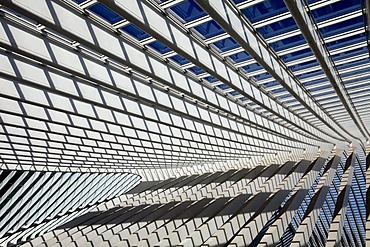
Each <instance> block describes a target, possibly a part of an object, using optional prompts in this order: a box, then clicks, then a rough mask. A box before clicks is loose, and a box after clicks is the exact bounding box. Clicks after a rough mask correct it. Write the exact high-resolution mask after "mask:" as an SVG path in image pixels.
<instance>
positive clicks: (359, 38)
mask: <svg viewBox="0 0 370 247" xmlns="http://www.w3.org/2000/svg"><path fill="white" fill-rule="evenodd" d="M360 42H366V35H365V33H361V34H358V35H355V36H351V37H348V38H345V39H340V40H336V41H333V42H329V43H326V46H327V47H328V49H329V50H335V49H338V48H341V47H346V46H349V45H352V44H357V43H360Z"/></svg>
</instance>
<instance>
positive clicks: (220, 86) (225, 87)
mask: <svg viewBox="0 0 370 247" xmlns="http://www.w3.org/2000/svg"><path fill="white" fill-rule="evenodd" d="M217 87H219V88H221V89H222V90H225V89H229V88H230V87H229V86H228V85H225V84H221V85H218V86H217Z"/></svg>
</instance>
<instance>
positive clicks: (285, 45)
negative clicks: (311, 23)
mask: <svg viewBox="0 0 370 247" xmlns="http://www.w3.org/2000/svg"><path fill="white" fill-rule="evenodd" d="M304 43H306V40H305V39H304V37H303V35H302V34H300V35H295V36H293V37H289V38H286V39H282V40H279V41H276V42H272V43H270V45H271V47H272V48H274V50H275V51H282V50H285V49H289V48H292V47H295V46H298V45H302V44H304Z"/></svg>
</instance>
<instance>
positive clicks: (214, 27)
mask: <svg viewBox="0 0 370 247" xmlns="http://www.w3.org/2000/svg"><path fill="white" fill-rule="evenodd" d="M194 29H195V30H197V31H198V32H199V33H200V34H201V35H202V36H203V37H204V38H205V39H208V38H211V37H214V36H216V35H219V34H221V33H224V32H225V31H224V30H223V29H222V28H221V27H220V26H219V25H218V24H217V23H216V22H215V21H213V20H212V21H208V22H205V23H203V24H200V25H199V26H196V27H194Z"/></svg>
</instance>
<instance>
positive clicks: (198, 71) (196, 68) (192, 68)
mask: <svg viewBox="0 0 370 247" xmlns="http://www.w3.org/2000/svg"><path fill="white" fill-rule="evenodd" d="M189 70H190V71H192V72H193V73H194V74H196V75H199V74H202V73H204V72H205V71H204V70H203V69H201V68H200V67H198V66H194V67H191V68H189Z"/></svg>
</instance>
